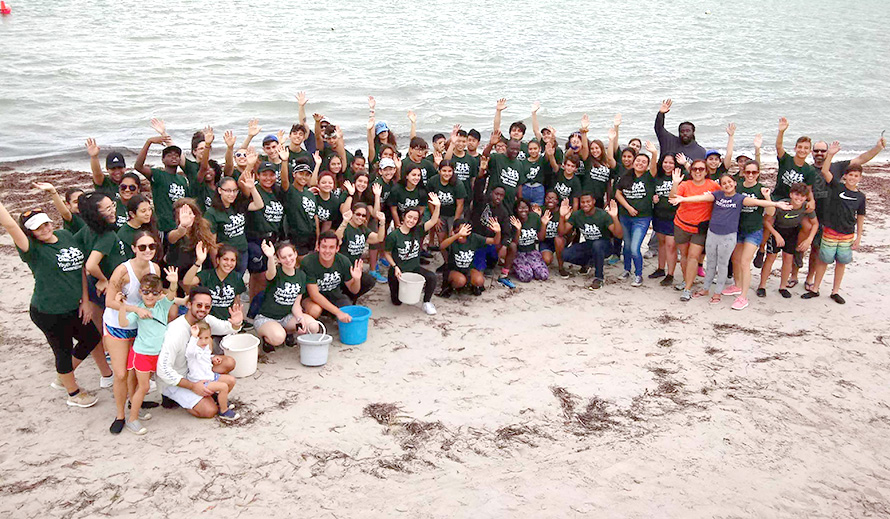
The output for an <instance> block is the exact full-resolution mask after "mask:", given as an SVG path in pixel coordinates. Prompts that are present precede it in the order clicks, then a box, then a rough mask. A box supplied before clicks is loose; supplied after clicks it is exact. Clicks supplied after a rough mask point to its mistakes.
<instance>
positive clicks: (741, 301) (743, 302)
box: [732, 296, 748, 310]
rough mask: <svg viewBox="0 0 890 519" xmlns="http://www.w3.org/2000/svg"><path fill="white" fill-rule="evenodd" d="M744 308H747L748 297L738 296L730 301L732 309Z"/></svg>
mask: <svg viewBox="0 0 890 519" xmlns="http://www.w3.org/2000/svg"><path fill="white" fill-rule="evenodd" d="M745 308H748V299H747V298H745V297H742V296H739V297H737V298H735V301H733V302H732V309H733V310H744V309H745Z"/></svg>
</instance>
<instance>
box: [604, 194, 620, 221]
mask: <svg viewBox="0 0 890 519" xmlns="http://www.w3.org/2000/svg"><path fill="white" fill-rule="evenodd" d="M606 212H607V213H609V216H611V217H612V218H618V202H616V201H615V199H614V198H613V199H611V200H609V208H608V209H606Z"/></svg>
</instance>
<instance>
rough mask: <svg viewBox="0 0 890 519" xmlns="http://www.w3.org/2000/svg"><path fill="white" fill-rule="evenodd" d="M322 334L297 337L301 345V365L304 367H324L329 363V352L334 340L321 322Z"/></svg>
mask: <svg viewBox="0 0 890 519" xmlns="http://www.w3.org/2000/svg"><path fill="white" fill-rule="evenodd" d="M318 324H319V325H320V326H321V333H307V334H304V335H298V336H297V344H299V345H300V364H302V365H304V366H324V365H325V364H327V362H328V351H329V350H330V349H331V343H332V342H333V341H334V338H333V337H331V336H330V335H328V333H327V330H326V329H325V327H324V324H323V323H321V322H319V323H318Z"/></svg>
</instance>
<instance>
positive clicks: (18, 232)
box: [0, 203, 30, 252]
mask: <svg viewBox="0 0 890 519" xmlns="http://www.w3.org/2000/svg"><path fill="white" fill-rule="evenodd" d="M0 225H3V228H4V229H6V232H8V233H9V236H11V237H12V241H13V243H15V246H16V247H18V248H19V249H21V251H22V252H28V249H29V246H30V242H29V241H28V236H27V235H25V231H23V230H22V228H21V227H19V223H18V222H17V221H15V218H13V217H12V215H11V214H9V211H8V210H6V206H4V205H3V204H2V203H0Z"/></svg>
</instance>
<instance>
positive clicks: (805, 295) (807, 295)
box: [800, 290, 819, 299]
mask: <svg viewBox="0 0 890 519" xmlns="http://www.w3.org/2000/svg"><path fill="white" fill-rule="evenodd" d="M814 297H819V292H813V291H811V290H807V291H806V292H804V293H803V295H801V296H800V298H801V299H813V298H814Z"/></svg>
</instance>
